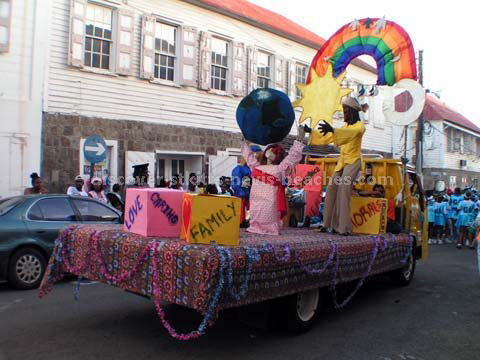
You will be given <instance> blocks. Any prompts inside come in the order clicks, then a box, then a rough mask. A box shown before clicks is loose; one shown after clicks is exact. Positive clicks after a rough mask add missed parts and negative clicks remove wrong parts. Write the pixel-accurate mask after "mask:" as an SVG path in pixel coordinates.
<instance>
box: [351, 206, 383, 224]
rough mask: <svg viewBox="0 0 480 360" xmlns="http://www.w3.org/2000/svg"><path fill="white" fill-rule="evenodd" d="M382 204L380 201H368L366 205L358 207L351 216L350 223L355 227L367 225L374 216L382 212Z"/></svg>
mask: <svg viewBox="0 0 480 360" xmlns="http://www.w3.org/2000/svg"><path fill="white" fill-rule="evenodd" d="M382 208H383V203H382V201H380V200H374V201H370V202H369V203H368V204H365V205H363V206H362V207H360V208H359V209H358V210H357V211H356V212H354V213H353V214H352V222H353V224H354V225H355V226H357V227H359V226H362V225H363V224H365V223H368V222H369V220H370V219H372V218H373V217H374V216H375V215H377V214H379V213H381V212H382Z"/></svg>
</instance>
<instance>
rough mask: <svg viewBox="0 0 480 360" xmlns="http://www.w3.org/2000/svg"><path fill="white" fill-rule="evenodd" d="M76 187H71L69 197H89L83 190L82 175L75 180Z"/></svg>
mask: <svg viewBox="0 0 480 360" xmlns="http://www.w3.org/2000/svg"><path fill="white" fill-rule="evenodd" d="M74 184H75V185H74V186H69V187H68V189H67V195H70V196H88V194H87V192H86V191H84V190H83V184H84V181H83V178H82V176H81V175H78V176H77V177H76V178H75V183H74Z"/></svg>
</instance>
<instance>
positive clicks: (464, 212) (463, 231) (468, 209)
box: [456, 193, 476, 249]
mask: <svg viewBox="0 0 480 360" xmlns="http://www.w3.org/2000/svg"><path fill="white" fill-rule="evenodd" d="M471 196H472V195H471V194H470V193H467V194H466V195H465V199H464V200H463V201H461V202H460V204H458V211H459V213H458V218H457V223H456V226H457V228H458V229H460V236H459V240H458V242H457V248H458V249H461V248H462V246H463V244H464V243H465V244H466V245H468V229H469V227H470V225H471V224H472V223H473V220H474V216H475V209H476V204H475V203H474V202H473V201H472V200H471Z"/></svg>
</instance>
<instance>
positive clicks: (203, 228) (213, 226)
mask: <svg viewBox="0 0 480 360" xmlns="http://www.w3.org/2000/svg"><path fill="white" fill-rule="evenodd" d="M224 210H225V211H224ZM236 216H237V211H236V210H235V203H234V202H233V201H232V203H231V204H226V208H225V209H220V210H217V211H215V212H214V213H212V214H210V215H209V216H207V217H206V218H204V220H203V221H198V222H197V223H194V224H192V225H191V226H190V238H191V239H192V240H193V242H195V241H196V240H197V236H201V237H202V238H203V239H205V237H207V236H212V235H213V234H214V233H215V231H216V230H218V229H221V228H222V227H223V226H224V225H225V224H228V223H229V222H230V221H231V220H232V219H235V217H236Z"/></svg>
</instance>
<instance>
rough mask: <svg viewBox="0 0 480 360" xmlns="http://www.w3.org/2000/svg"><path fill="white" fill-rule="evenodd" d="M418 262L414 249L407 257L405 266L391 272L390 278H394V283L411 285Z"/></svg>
mask: <svg viewBox="0 0 480 360" xmlns="http://www.w3.org/2000/svg"><path fill="white" fill-rule="evenodd" d="M414 249H415V247H414ZM416 262H417V260H416V256H415V251H412V253H411V254H410V256H409V257H408V259H407V264H406V265H405V266H404V267H403V268H401V269H398V270H394V271H392V272H391V273H390V278H391V279H392V281H393V283H394V284H395V285H398V286H407V285H409V284H410V283H411V282H412V279H413V275H414V274H415V264H416Z"/></svg>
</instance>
